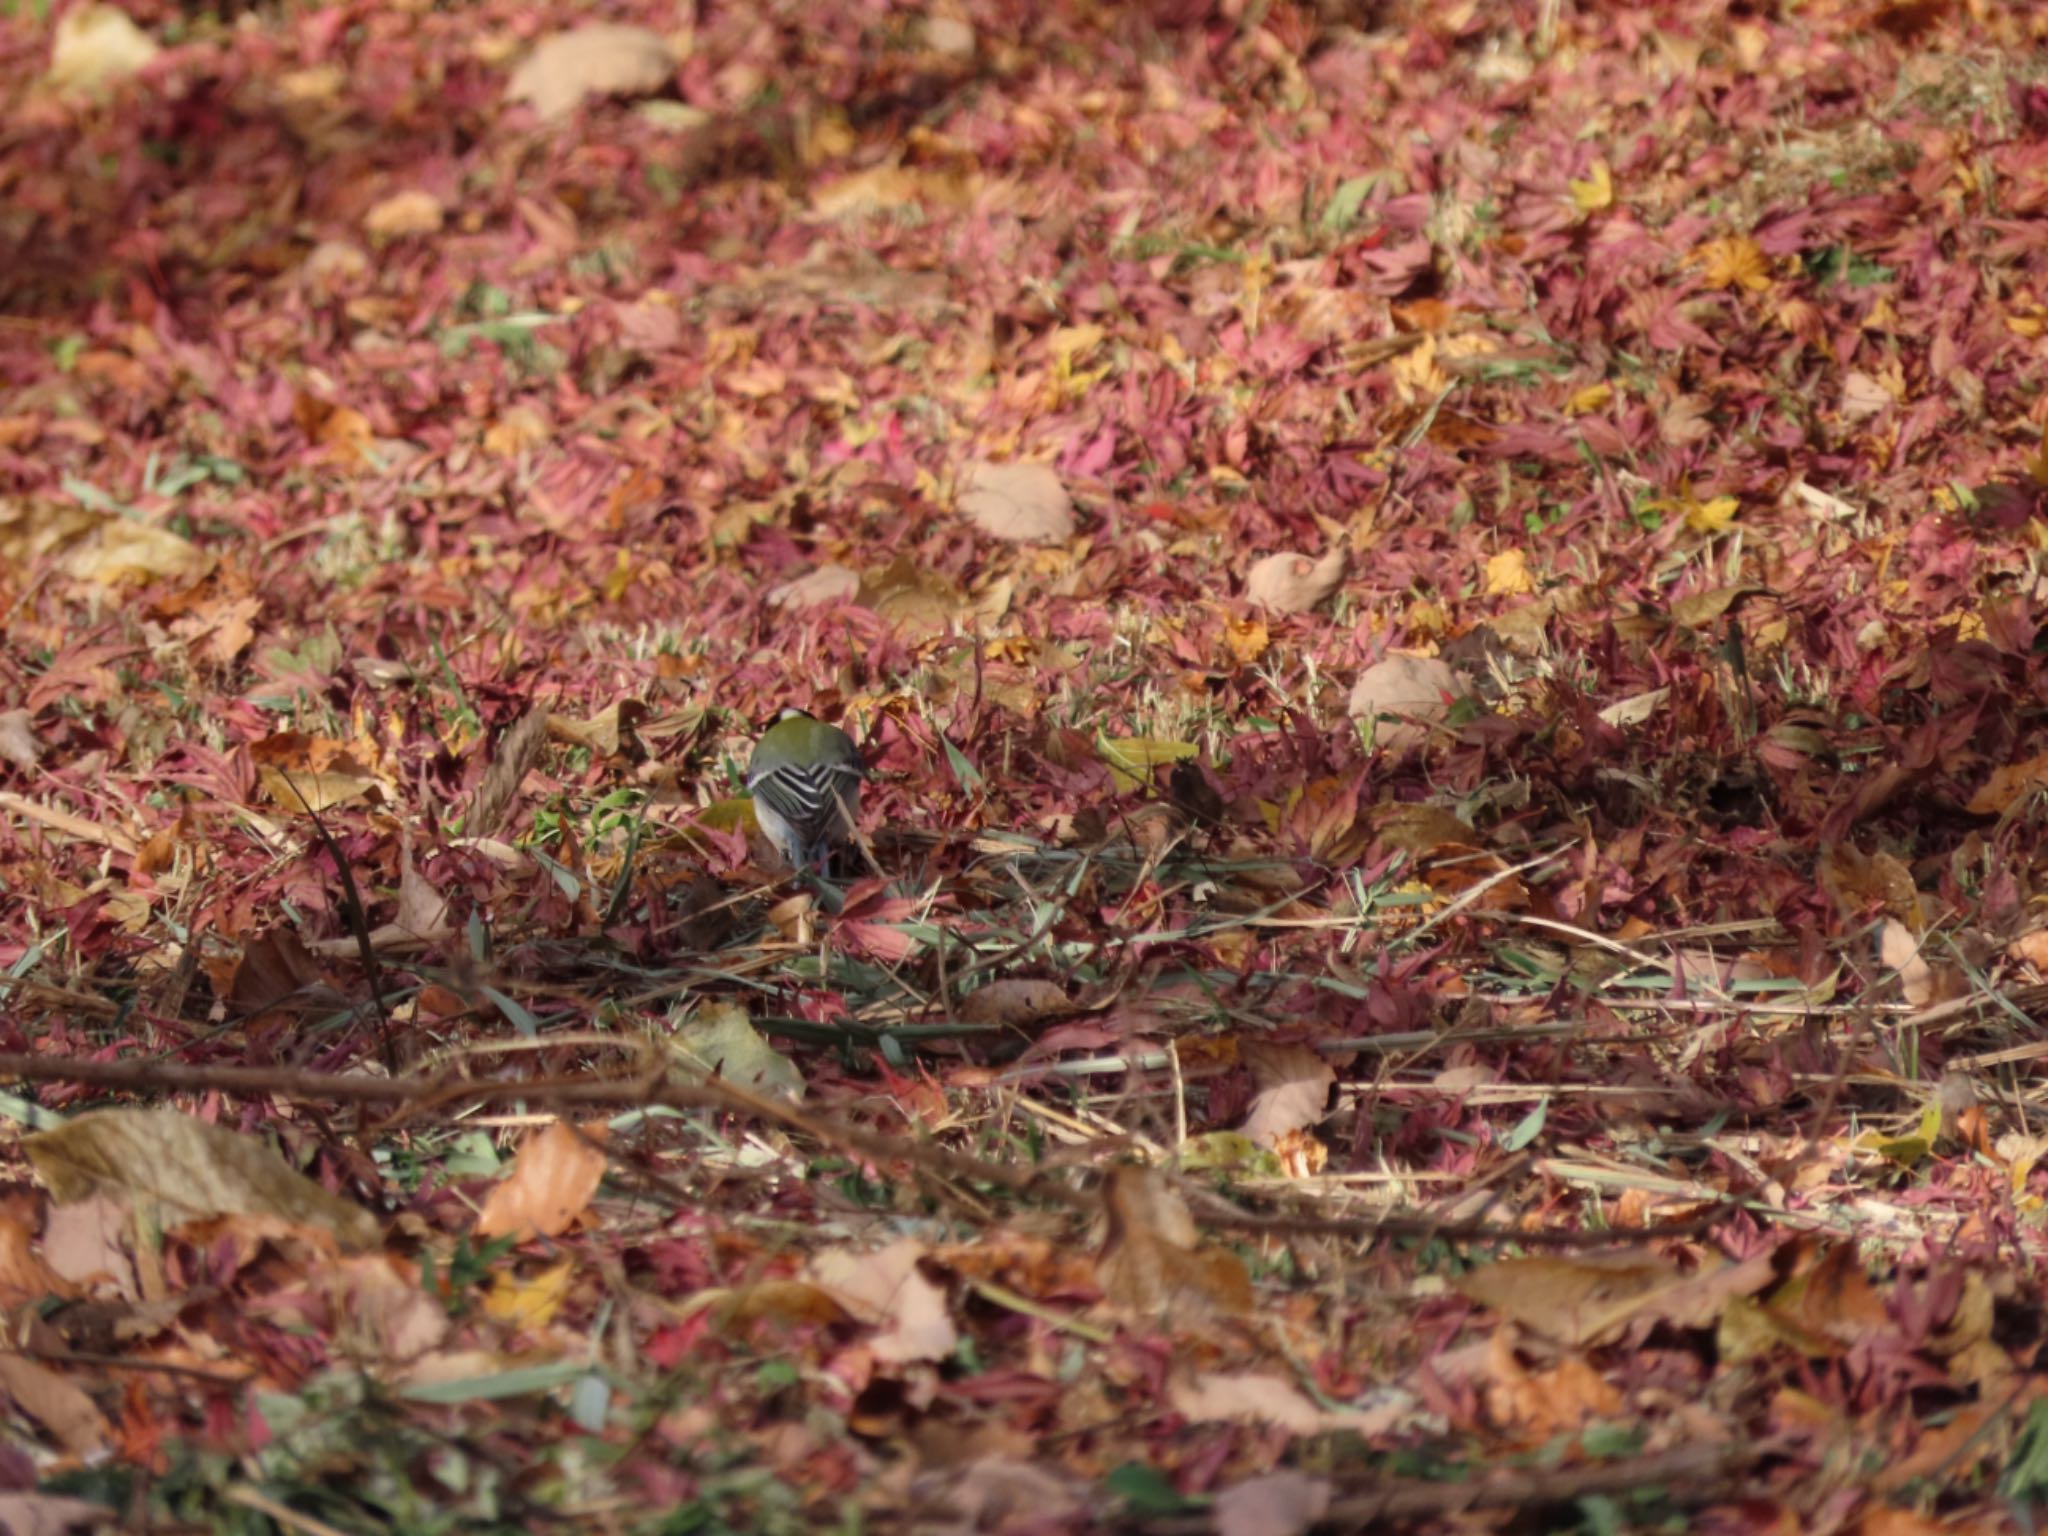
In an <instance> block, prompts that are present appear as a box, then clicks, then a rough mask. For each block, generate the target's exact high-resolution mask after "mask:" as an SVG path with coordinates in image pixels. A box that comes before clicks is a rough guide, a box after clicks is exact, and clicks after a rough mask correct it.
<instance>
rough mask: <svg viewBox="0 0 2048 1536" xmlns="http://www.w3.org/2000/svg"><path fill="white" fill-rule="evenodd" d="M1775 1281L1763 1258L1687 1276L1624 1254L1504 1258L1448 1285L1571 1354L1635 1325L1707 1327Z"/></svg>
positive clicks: (1656, 1261)
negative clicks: (1569, 1349) (1735, 1301)
mask: <svg viewBox="0 0 2048 1536" xmlns="http://www.w3.org/2000/svg"><path fill="white" fill-rule="evenodd" d="M1772 1274H1773V1269H1772V1262H1771V1255H1770V1254H1768V1253H1760V1254H1757V1255H1756V1256H1755V1257H1753V1258H1750V1259H1746V1260H1744V1261H1743V1262H1741V1263H1739V1264H1725V1263H1724V1264H1718V1265H1713V1266H1711V1267H1708V1268H1704V1269H1702V1270H1700V1271H1699V1272H1698V1273H1696V1274H1692V1275H1686V1274H1683V1273H1681V1272H1679V1271H1678V1270H1675V1269H1673V1268H1672V1267H1671V1266H1670V1265H1669V1264H1667V1263H1665V1262H1664V1261H1663V1260H1661V1259H1657V1258H1651V1257H1647V1256H1644V1255H1641V1254H1627V1253H1624V1254H1616V1255H1612V1256H1601V1257H1587V1258H1555V1257H1548V1256H1545V1257H1540V1258H1532V1259H1503V1260H1501V1261H1499V1262H1498V1263H1494V1264H1484V1265H1480V1266H1478V1267H1477V1268H1475V1269H1472V1270H1469V1271H1468V1272H1466V1273H1465V1274H1464V1275H1461V1276H1459V1277H1458V1278H1457V1279H1456V1280H1455V1281H1453V1282H1452V1283H1453V1284H1454V1285H1455V1286H1456V1287H1457V1289H1458V1290H1460V1291H1461V1292H1463V1293H1464V1294H1465V1295H1467V1296H1469V1297H1471V1298H1472V1299H1473V1300H1474V1301H1477V1302H1479V1303H1480V1304H1481V1305H1483V1306H1487V1307H1491V1308H1492V1309H1493V1310H1494V1311H1496V1312H1499V1313H1500V1314H1501V1315H1502V1316H1504V1317H1508V1318H1511V1319H1513V1320H1514V1321H1515V1322H1516V1323H1518V1324H1519V1325H1521V1326H1522V1327H1524V1328H1527V1329H1529V1330H1530V1331H1531V1332H1532V1333H1539V1334H1541V1335H1543V1336H1544V1337H1545V1338H1549V1339H1554V1340H1555V1341H1556V1342H1558V1343H1560V1344H1564V1345H1568V1346H1571V1347H1574V1348H1576V1347H1579V1346H1582V1345H1587V1344H1596V1343H1599V1342H1601V1341H1603V1340H1605V1339H1609V1338H1612V1337H1614V1336H1615V1335H1616V1334H1619V1333H1620V1332H1622V1331H1623V1330H1624V1329H1625V1328H1627V1327H1628V1326H1629V1325H1630V1324H1631V1323H1635V1322H1639V1321H1657V1322H1664V1323H1669V1324H1671V1325H1672V1326H1674V1327H1679V1328H1702V1327H1706V1326H1708V1325H1709V1324H1711V1323H1713V1322H1714V1320H1715V1319H1716V1318H1718V1317H1719V1316H1720V1314H1721V1311H1722V1309H1723V1308H1724V1307H1725V1306H1726V1305H1727V1303H1728V1301H1729V1300H1730V1299H1731V1298H1732V1297H1736V1296H1750V1295H1754V1294H1755V1293H1756V1292H1757V1291H1759V1290H1761V1289H1762V1288H1763V1287H1764V1286H1765V1285H1767V1284H1769V1283H1770V1280H1771V1277H1772Z"/></svg>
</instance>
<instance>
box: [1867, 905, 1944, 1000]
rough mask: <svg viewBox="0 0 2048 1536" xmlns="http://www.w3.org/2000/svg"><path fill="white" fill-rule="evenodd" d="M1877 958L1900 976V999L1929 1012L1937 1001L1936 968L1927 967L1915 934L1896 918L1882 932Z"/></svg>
mask: <svg viewBox="0 0 2048 1536" xmlns="http://www.w3.org/2000/svg"><path fill="white" fill-rule="evenodd" d="M1877 958H1878V960H1879V962H1880V963H1881V964H1882V965H1883V966H1884V967H1885V969H1886V970H1890V971H1896V972H1898V975H1899V995H1900V996H1902V997H1903V998H1905V1000H1906V1001H1907V1002H1909V1003H1911V1004H1912V1005H1913V1006H1914V1007H1915V1008H1925V1007H1926V1006H1927V1005H1928V1004H1929V1003H1931V1002H1933V1001H1934V994H1935V989H1936V979H1935V974H1934V967H1933V966H1931V965H1929V964H1928V963H1927V957H1926V955H1924V954H1923V953H1922V952H1921V945H1920V940H1919V939H1918V938H1916V937H1915V936H1914V933H1913V930H1912V929H1910V928H1908V927H1907V926H1906V925H1905V924H1904V923H1902V922H1900V921H1899V920H1898V919H1897V918H1896V917H1888V918H1886V919H1885V920H1884V926H1883V927H1882V928H1880V929H1879V930H1878V936H1877Z"/></svg>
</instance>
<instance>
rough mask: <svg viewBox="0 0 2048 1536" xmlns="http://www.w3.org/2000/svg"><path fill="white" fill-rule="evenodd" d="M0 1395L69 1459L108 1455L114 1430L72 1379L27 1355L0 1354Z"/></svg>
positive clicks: (83, 1390) (82, 1389)
mask: <svg viewBox="0 0 2048 1536" xmlns="http://www.w3.org/2000/svg"><path fill="white" fill-rule="evenodd" d="M0 1392H5V1393H6V1394H7V1396H8V1397H10V1398H12V1399H13V1400H14V1406H15V1407H17V1408H19V1409H20V1410H21V1411H22V1412H23V1413H25V1414H27V1415H28V1416H29V1417H30V1418H32V1419H34V1420H35V1421H36V1422H37V1423H38V1424H40V1425H42V1426H43V1428H44V1429H46V1430H48V1431H49V1432H50V1435H51V1437H52V1438H53V1439H54V1440H56V1442H57V1443H58V1444H59V1445H61V1446H63V1447H64V1449H65V1451H66V1452H68V1453H69V1454H70V1455H73V1456H91V1457H97V1456H99V1455H101V1454H103V1453H104V1452H105V1451H106V1449H107V1441H108V1439H109V1436H110V1434H111V1426H110V1425H109V1424H108V1423H107V1421H106V1419H105V1418H104V1417H103V1416H102V1415H101V1413H100V1411H99V1408H98V1407H97V1406H96V1405H95V1404H94V1403H93V1400H92V1399H91V1398H90V1397H88V1396H87V1395H86V1393H85V1389H84V1388H82V1387H79V1386H77V1385H76V1384H74V1383H73V1382H72V1381H71V1379H70V1378H69V1377H65V1376H60V1375H58V1374H57V1373H56V1372H55V1371H53V1370H51V1369H50V1368H49V1367H48V1366H47V1365H43V1364H40V1363H39V1362H37V1361H34V1360H31V1359H29V1358H28V1357H27V1356H26V1355H16V1354H0Z"/></svg>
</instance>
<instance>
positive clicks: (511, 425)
mask: <svg viewBox="0 0 2048 1536" xmlns="http://www.w3.org/2000/svg"><path fill="white" fill-rule="evenodd" d="M552 436H554V427H553V425H552V424H550V422H549V421H548V419H547V417H546V416H545V415H543V414H542V413H541V411H540V408H539V407H537V406H535V405H532V404H530V403H528V402H525V401H521V402H520V403H519V404H518V405H515V406H511V407H510V408H508V409H507V410H506V412H505V414H504V415H502V416H500V417H499V418H498V419H497V420H496V421H494V422H492V423H491V426H490V429H489V430H488V431H486V432H485V433H484V452H486V453H488V454H490V455H491V456H492V457H494V458H500V459H516V458H518V457H519V455H520V454H522V453H527V452H530V451H531V450H533V449H535V448H538V447H540V445H541V444H543V443H545V442H546V441H547V440H548V439H549V438H550V437H552Z"/></svg>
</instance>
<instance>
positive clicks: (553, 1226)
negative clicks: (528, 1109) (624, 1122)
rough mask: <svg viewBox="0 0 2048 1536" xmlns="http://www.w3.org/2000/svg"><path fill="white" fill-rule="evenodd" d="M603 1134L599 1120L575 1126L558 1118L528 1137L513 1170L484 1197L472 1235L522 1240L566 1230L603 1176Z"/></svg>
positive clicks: (594, 1191) (513, 1164)
mask: <svg viewBox="0 0 2048 1536" xmlns="http://www.w3.org/2000/svg"><path fill="white" fill-rule="evenodd" d="M604 1137H605V1126H604V1124H603V1122H601V1121H600V1122H595V1123H593V1124H591V1125H587V1126H584V1127H582V1128H581V1129H577V1128H574V1127H571V1126H568V1125H565V1124H563V1123H562V1122H561V1121H559V1120H556V1121H553V1122H552V1123H550V1124H549V1125H548V1126H546V1127H545V1128H544V1129H542V1130H541V1131H540V1133H539V1134H538V1135H534V1136H529V1137H527V1139H526V1141H525V1143H524V1144H523V1145H522V1146H521V1147H520V1148H519V1155H518V1157H516V1158H515V1159H513V1162H512V1172H511V1174H510V1175H509V1176H508V1177H507V1178H505V1179H504V1180H503V1181H501V1182H500V1183H499V1184H498V1185H497V1187H496V1188H494V1189H493V1190H492V1191H491V1194H490V1198H489V1199H487V1200H486V1201H484V1208H483V1210H482V1211H481V1212H480V1213H479V1214H478V1216H477V1219H476V1235H477V1236H478V1237H510V1238H512V1239H513V1240H514V1241H515V1242H521V1243H524V1242H530V1241H532V1240H533V1239H534V1238H536V1237H559V1236H560V1235H561V1234H562V1233H564V1232H566V1231H568V1230H569V1224H570V1223H571V1222H572V1221H574V1220H575V1219H576V1218H577V1217H578V1216H580V1215H582V1214H583V1212H584V1210H585V1209H586V1208H587V1207H588V1206H589V1204H590V1197H591V1196H592V1195H594V1194H596V1193H597V1186H598V1183H599V1181H600V1180H602V1179H603V1178H604V1164H605V1157H604V1146H603V1143H604Z"/></svg>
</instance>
